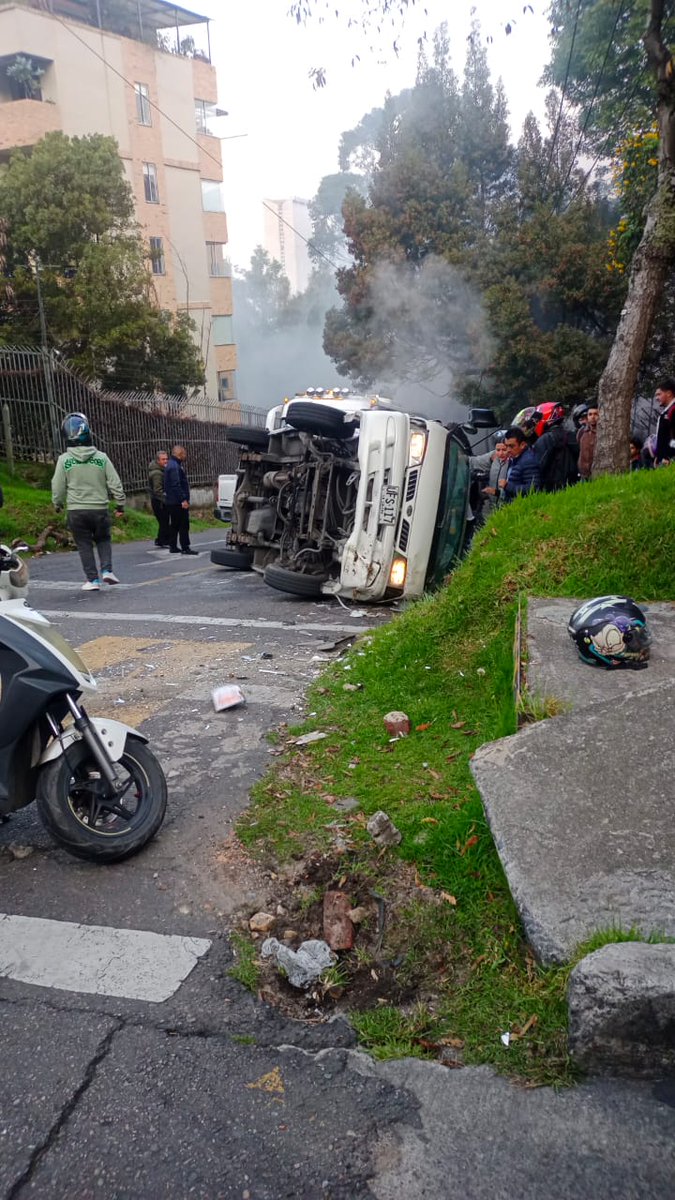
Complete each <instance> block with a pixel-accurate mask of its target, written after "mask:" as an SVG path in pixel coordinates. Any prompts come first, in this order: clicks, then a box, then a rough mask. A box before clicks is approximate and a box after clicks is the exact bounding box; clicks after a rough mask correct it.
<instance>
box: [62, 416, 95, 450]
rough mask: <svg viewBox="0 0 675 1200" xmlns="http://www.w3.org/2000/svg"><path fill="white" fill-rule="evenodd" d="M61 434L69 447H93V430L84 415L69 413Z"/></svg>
mask: <svg viewBox="0 0 675 1200" xmlns="http://www.w3.org/2000/svg"><path fill="white" fill-rule="evenodd" d="M61 432H62V433H63V436H64V438H65V439H66V444H67V445H68V446H91V429H90V428H89V422H88V420H87V418H86V417H85V415H84V413H68V416H67V417H66V418H65V420H64V422H63V425H62V426H61Z"/></svg>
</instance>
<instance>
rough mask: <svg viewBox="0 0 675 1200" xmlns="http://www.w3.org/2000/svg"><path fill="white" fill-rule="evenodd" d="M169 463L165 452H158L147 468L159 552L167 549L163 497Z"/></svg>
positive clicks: (167, 534)
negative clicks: (155, 519)
mask: <svg viewBox="0 0 675 1200" xmlns="http://www.w3.org/2000/svg"><path fill="white" fill-rule="evenodd" d="M168 461H169V456H168V454H167V452H166V450H158V451H157V453H156V455H155V457H154V458H153V460H152V462H151V463H150V466H149V467H148V491H149V492H150V503H151V505H152V511H153V512H154V514H155V516H156V518H157V537H156V538H155V545H156V546H159V548H160V549H161V550H168V548H169V514H168V512H167V508H166V496H165V495H164V470H165V468H166V464H167V463H168Z"/></svg>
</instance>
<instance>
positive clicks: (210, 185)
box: [202, 179, 225, 212]
mask: <svg viewBox="0 0 675 1200" xmlns="http://www.w3.org/2000/svg"><path fill="white" fill-rule="evenodd" d="M202 208H203V209H204V212H225V197H224V195H223V185H222V183H219V182H218V180H217V179H202Z"/></svg>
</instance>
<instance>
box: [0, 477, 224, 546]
mask: <svg viewBox="0 0 675 1200" xmlns="http://www.w3.org/2000/svg"><path fill="white" fill-rule="evenodd" d="M52 474H53V467H52V466H50V465H48V464H46V463H18V464H17V467H16V471H15V474H14V475H10V474H9V472H8V471H7V468H6V467H4V466H0V485H1V486H2V490H3V492H4V497H5V504H4V508H2V509H0V538H1V540H3V541H5V542H11V541H12V540H13V539H14V538H25V539H26V541H27V542H29V543H33V542H34V541H35V540H36V539H37V538H38V537H39V535H40V534H41V533H42V531H43V530H44V529H46V527H47V526H48V525H55V526H56V527H57V528H58V529H63V530H64V531H65V528H66V523H65V517H64V515H63V514H61V515H59V514H57V513H55V512H54V509H53V508H52V500H51V491H50V482H51V477H52ZM217 524H218V522H217V521H212V520H210V519H203V518H199V517H193V518H191V521H190V525H191V528H192V529H193V530H195V531H199V530H200V529H211V528H212V527H214V526H215V525H217ZM156 531H157V522H156V521H155V518H154V517H153V516H152V515H151V514H150V513H146V512H138V511H137V510H136V509H133V508H127V509H126V510H125V513H124V516H123V517H121V518H116V519H115V520H114V521H113V541H114V542H134V541H140V540H149V539H154V537H155V534H156ZM56 548H57V547H56V544H55V542H53V541H50V542H48V545H47V549H49V550H54V549H56Z"/></svg>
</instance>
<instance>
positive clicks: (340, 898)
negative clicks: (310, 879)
mask: <svg viewBox="0 0 675 1200" xmlns="http://www.w3.org/2000/svg"><path fill="white" fill-rule="evenodd" d="M351 907H352V905H351V901H350V899H349V896H348V895H347V894H346V892H337V891H335V892H326V893H325V895H324V898H323V936H324V937H325V939H326V941H327V942H328V945H329V946H330V948H331V950H351V948H352V946H353V945H354V926H353V925H352V922H351V919H350V916H349V914H350V911H351Z"/></svg>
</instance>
